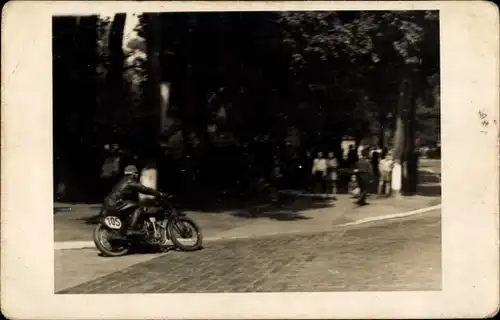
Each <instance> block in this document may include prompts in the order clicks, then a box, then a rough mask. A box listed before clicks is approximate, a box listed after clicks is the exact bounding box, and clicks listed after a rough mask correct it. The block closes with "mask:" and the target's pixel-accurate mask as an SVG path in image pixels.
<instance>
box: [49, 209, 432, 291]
mask: <svg viewBox="0 0 500 320" xmlns="http://www.w3.org/2000/svg"><path fill="white" fill-rule="evenodd" d="M440 289H441V218H440V211H439V210H435V211H433V212H429V213H427V214H424V215H420V216H418V217H411V218H405V219H399V220H394V221H385V222H379V223H375V224H369V225H368V224H367V225H364V226H353V227H344V228H337V229H335V230H333V231H330V232H322V233H311V234H296V235H281V236H280V235H277V236H273V237H265V238H255V239H241V240H233V241H225V242H216V243H208V244H207V245H206V247H205V248H204V249H203V250H200V251H197V252H190V253H184V252H170V253H167V254H165V255H162V256H159V257H157V258H155V259H152V260H149V261H146V262H143V263H139V264H136V265H133V266H130V267H128V268H126V269H123V270H121V271H118V272H115V273H112V274H109V275H106V276H104V277H101V278H99V279H96V280H93V281H89V282H87V283H84V284H82V285H79V286H76V287H74V288H71V289H68V290H64V291H60V292H59V293H167V292H267V291H385V290H387V291H396V290H440Z"/></svg>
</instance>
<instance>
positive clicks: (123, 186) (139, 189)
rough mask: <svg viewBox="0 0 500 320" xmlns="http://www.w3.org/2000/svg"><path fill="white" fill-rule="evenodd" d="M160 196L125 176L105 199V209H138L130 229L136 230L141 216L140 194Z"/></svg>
mask: <svg viewBox="0 0 500 320" xmlns="http://www.w3.org/2000/svg"><path fill="white" fill-rule="evenodd" d="M139 193H142V194H147V195H152V196H160V195H161V192H158V191H156V190H155V189H152V188H148V187H146V186H144V185H142V184H141V183H139V182H137V180H136V179H135V178H134V177H132V176H125V177H123V178H122V179H120V181H118V183H117V184H115V186H114V187H113V188H112V190H111V192H110V193H109V195H108V196H107V197H106V199H104V208H105V209H106V210H109V211H122V210H125V209H127V208H136V209H135V211H134V213H133V214H132V216H131V219H130V222H129V227H131V228H134V226H135V225H136V223H137V220H138V219H139V216H140V214H141V209H140V208H138V206H137V197H138V194H139Z"/></svg>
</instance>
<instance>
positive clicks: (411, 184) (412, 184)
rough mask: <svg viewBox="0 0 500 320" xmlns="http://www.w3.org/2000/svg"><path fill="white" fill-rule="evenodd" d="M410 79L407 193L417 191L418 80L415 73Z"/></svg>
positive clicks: (406, 157) (406, 150) (407, 127)
mask: <svg viewBox="0 0 500 320" xmlns="http://www.w3.org/2000/svg"><path fill="white" fill-rule="evenodd" d="M411 76H412V81H411V82H410V86H411V87H410V88H408V100H407V101H408V117H407V126H406V139H405V141H406V143H405V159H406V166H405V167H406V174H405V178H406V179H405V180H406V181H405V188H404V192H405V194H407V195H413V194H416V192H417V184H418V181H417V180H418V155H417V153H416V150H415V129H416V125H415V111H416V102H417V92H419V86H418V85H419V82H418V79H416V76H417V75H416V74H414V73H412V74H411Z"/></svg>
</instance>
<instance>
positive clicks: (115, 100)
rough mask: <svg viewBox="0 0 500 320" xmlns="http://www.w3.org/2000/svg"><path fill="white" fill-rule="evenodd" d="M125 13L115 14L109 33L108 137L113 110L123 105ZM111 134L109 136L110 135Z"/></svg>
mask: <svg viewBox="0 0 500 320" xmlns="http://www.w3.org/2000/svg"><path fill="white" fill-rule="evenodd" d="M125 19H126V14H125V13H118V14H115V16H114V18H113V22H112V23H111V31H110V35H109V42H108V46H109V69H108V73H107V81H106V82H107V87H108V89H109V91H110V97H109V101H108V105H107V109H108V114H107V118H108V123H109V124H111V126H110V127H111V128H110V131H109V132H108V137H109V138H111V137H112V136H114V131H113V129H115V126H116V119H115V110H117V109H119V108H120V107H121V106H122V105H123V66H124V55H123V49H122V43H123V31H124V27H125ZM110 136H111V137H110Z"/></svg>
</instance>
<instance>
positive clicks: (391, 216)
mask: <svg viewBox="0 0 500 320" xmlns="http://www.w3.org/2000/svg"><path fill="white" fill-rule="evenodd" d="M440 208H441V204H438V205H435V206H430V207H426V208H421V209H417V210H412V211H408V212H401V213H394V214H387V215H384V216H378V217H372V218H364V219H359V220H356V221H353V222H348V223H344V224H341V225H339V227H344V226H353V225H360V224H364V223H370V222H375V221H382V220H390V219H396V218H404V217H409V216H413V215H416V214H420V213H426V212H429V211H432V210H437V209H440Z"/></svg>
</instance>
